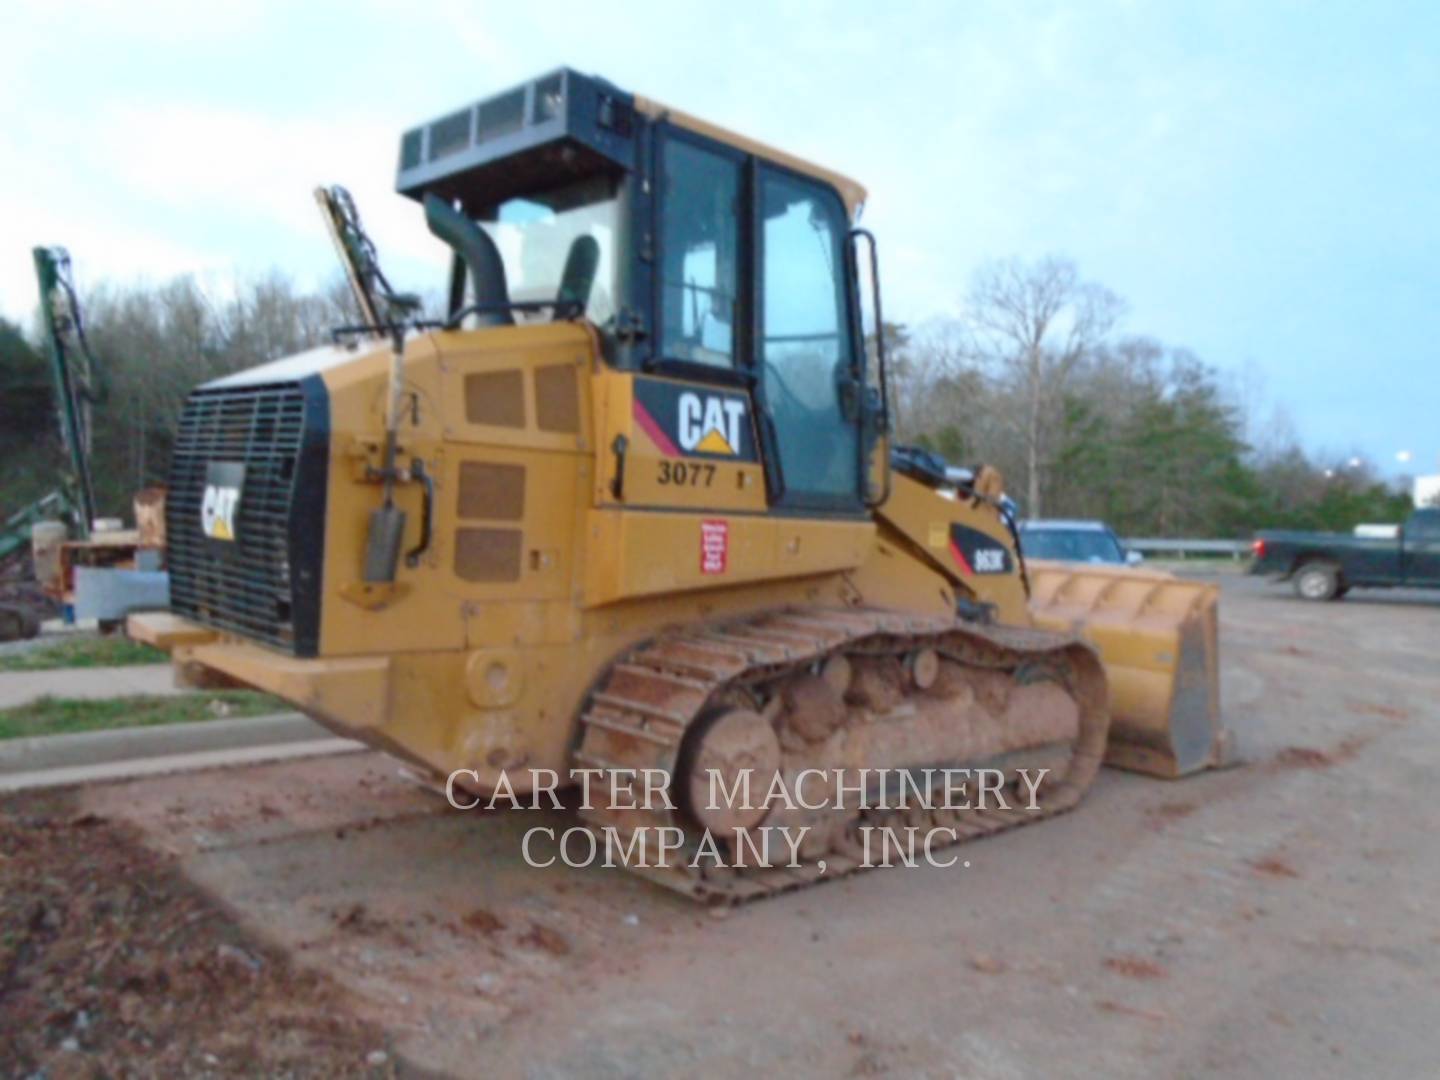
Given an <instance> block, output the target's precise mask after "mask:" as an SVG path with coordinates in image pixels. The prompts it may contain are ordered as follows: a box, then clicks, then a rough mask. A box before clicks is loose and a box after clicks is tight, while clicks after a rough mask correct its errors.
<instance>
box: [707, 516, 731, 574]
mask: <svg viewBox="0 0 1440 1080" xmlns="http://www.w3.org/2000/svg"><path fill="white" fill-rule="evenodd" d="M729 563H730V523H729V522H728V521H702V522H700V573H702V574H723V573H725V568H726V566H728V565H729Z"/></svg>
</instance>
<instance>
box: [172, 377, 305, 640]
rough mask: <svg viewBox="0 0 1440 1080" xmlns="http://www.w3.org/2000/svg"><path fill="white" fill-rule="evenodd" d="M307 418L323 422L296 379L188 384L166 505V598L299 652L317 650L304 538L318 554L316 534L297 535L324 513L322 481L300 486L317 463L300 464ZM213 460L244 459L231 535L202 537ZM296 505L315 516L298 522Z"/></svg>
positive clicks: (209, 620)
mask: <svg viewBox="0 0 1440 1080" xmlns="http://www.w3.org/2000/svg"><path fill="white" fill-rule="evenodd" d="M307 417H309V420H310V423H309V424H308V425H307ZM307 426H321V425H316V424H315V423H314V416H313V410H309V409H307V401H306V394H305V392H304V389H303V388H302V386H301V385H300V384H297V383H289V384H281V385H268V386H241V387H233V388H217V389H210V390H207V389H203V388H202V389H200V390H197V391H195V392H194V393H192V394H191V395H190V397H189V399H188V400H187V401H186V403H185V408H184V411H183V412H182V414H181V416H180V424H179V430H178V432H177V434H176V441H175V449H174V456H173V458H172V460H171V466H170V489H169V494H168V496H167V502H166V515H165V516H166V530H167V545H168V552H167V555H168V559H169V566H170V604H171V607H172V608H173V609H174V610H175V611H176V612H177V613H179V614H181V615H184V616H186V617H188V618H191V619H194V620H195V621H197V622H201V623H204V624H206V625H209V626H214V627H217V628H220V629H224V630H230V631H234V632H235V633H238V634H242V635H244V636H246V637H251V638H255V639H258V640H260V641H264V642H267V643H269V644H271V645H277V646H280V647H282V648H285V649H287V650H289V651H291V652H298V653H301V654H302V655H305V654H309V653H313V651H314V641H313V637H314V630H313V624H314V623H315V621H317V619H318V611H315V610H309V611H307V610H306V608H307V606H309V607H314V608H318V599H315V598H313V597H312V594H313V592H314V589H313V587H311V586H312V585H313V583H314V582H315V581H317V580H318V565H317V566H315V567H311V566H300V567H297V566H296V562H297V561H299V562H302V563H304V562H306V561H308V559H309V555H308V554H307V552H309V550H310V549H311V548H314V549H315V554H314V558H315V559H316V560H317V562H318V547H316V545H317V544H318V543H319V541H318V538H317V539H314V540H313V541H308V542H302V539H303V538H305V537H318V534H320V533H322V532H323V515H324V491H323V487H322V488H321V489H320V490H319V491H318V492H313V491H312V492H306V491H304V487H305V485H306V482H307V477H309V476H311V475H312V474H313V473H314V470H313V469H307V468H305V467H304V461H305V459H306V457H307V455H306V448H307ZM313 444H314V440H312V442H311V445H313ZM321 453H322V454H323V449H322V450H321ZM308 456H313V454H312V455H308ZM212 462H234V463H239V464H243V465H244V466H245V477H244V486H243V489H242V491H241V495H240V501H239V507H238V510H237V512H236V518H235V540H234V541H233V542H231V543H220V542H216V541H213V540H211V539H209V538H208V537H206V536H205V533H204V530H203V528H202V525H201V503H202V500H203V498H204V492H205V485H206V472H207V468H208V466H209V465H210V464H211V463H212ZM322 462H323V459H322ZM320 482H321V483H322V484H323V464H322V468H321V470H320ZM316 495H318V499H319V501H318V504H317V503H316V502H315V501H314V496H316ZM297 507H299V508H301V512H304V513H313V515H314V516H315V520H314V521H313V522H310V523H308V524H307V523H306V522H296V521H295V520H294V515H295V512H296V510H297Z"/></svg>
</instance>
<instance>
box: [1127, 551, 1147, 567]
mask: <svg viewBox="0 0 1440 1080" xmlns="http://www.w3.org/2000/svg"><path fill="white" fill-rule="evenodd" d="M1144 561H1145V556H1144V555H1141V554H1140V552H1138V551H1135V550H1134V549H1133V548H1131V549H1126V551H1125V565H1126V566H1139V565H1140V564H1141V563H1142V562H1144Z"/></svg>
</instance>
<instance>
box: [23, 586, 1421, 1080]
mask: <svg viewBox="0 0 1440 1080" xmlns="http://www.w3.org/2000/svg"><path fill="white" fill-rule="evenodd" d="M1223 581H1224V587H1223V594H1224V598H1223V601H1222V631H1221V636H1222V649H1223V668H1222V672H1223V675H1222V678H1223V684H1224V709H1225V713H1226V716H1227V719H1228V720H1229V722H1230V723H1231V724H1232V725H1234V726H1236V727H1237V728H1239V729H1240V731H1241V738H1242V752H1243V754H1244V756H1245V758H1246V761H1247V763H1246V764H1245V765H1243V766H1242V767H1239V768H1235V769H1231V770H1227V771H1224V772H1219V773H1212V774H1209V775H1205V776H1202V777H1199V778H1195V779H1191V780H1186V781H1180V782H1168V783H1167V782H1162V781H1157V780H1151V779H1146V778H1142V777H1138V776H1133V775H1128V774H1123V773H1119V772H1115V771H1112V770H1105V771H1104V772H1103V773H1102V775H1101V777H1100V780H1099V781H1098V782H1097V784H1096V786H1095V788H1094V789H1093V790H1092V792H1091V794H1090V795H1089V797H1088V798H1087V799H1086V801H1085V802H1084V803H1083V804H1082V805H1081V807H1080V808H1079V809H1078V810H1077V811H1076V812H1074V813H1072V814H1069V815H1067V816H1064V817H1062V818H1059V819H1056V820H1053V821H1050V822H1046V823H1044V824H1042V825H1038V826H1036V827H1034V828H1029V829H1022V830H1018V831H1015V832H1011V833H1006V834H1002V835H999V836H996V837H993V838H989V839H986V840H983V841H978V842H975V843H972V844H970V845H969V846H968V847H967V848H966V849H965V858H967V859H968V860H969V861H970V866H969V868H968V869H967V868H963V867H960V866H956V867H954V868H951V869H938V868H919V869H892V870H876V871H871V872H869V873H865V874H861V875H858V876H854V877H850V878H847V879H844V880H842V881H839V882H835V883H831V884H826V885H824V886H821V887H817V888H814V889H810V890H808V891H804V892H801V893H792V894H787V895H784V896H781V897H778V898H776V899H772V900H768V901H764V902H761V903H758V904H754V905H751V906H748V907H743V908H740V909H737V910H734V911H731V912H729V913H727V914H725V915H724V916H723V917H717V916H715V915H713V914H708V913H707V912H706V911H704V910H700V909H696V908H694V907H693V906H691V905H689V904H688V903H686V902H684V901H681V900H679V899H677V898H674V897H672V896H670V895H668V894H666V893H664V892H661V891H660V890H658V889H656V888H654V887H652V886H649V885H647V884H645V883H644V882H642V881H640V880H638V879H634V878H631V877H629V876H627V875H625V874H623V873H622V872H621V871H618V870H603V869H597V870H589V871H578V870H568V869H565V868H563V867H558V866H557V867H553V868H549V869H543V870H536V869H531V868H529V867H527V866H525V864H524V863H523V861H522V859H521V856H520V838H521V835H522V833H523V831H524V830H525V829H527V828H529V827H532V826H534V825H536V824H550V825H552V826H555V827H557V828H564V827H565V826H566V825H567V824H569V823H570V822H569V819H568V818H567V817H566V816H565V815H564V814H562V813H560V812H526V813H515V812H512V813H509V814H504V813H500V814H481V813H474V812H472V813H460V812H456V811H453V810H451V809H449V808H448V807H447V806H446V805H445V804H444V803H443V802H441V801H439V800H438V799H437V798H436V797H435V796H433V795H432V794H430V793H428V792H426V791H423V790H422V789H420V788H418V787H417V786H415V785H414V784H412V783H411V782H410V781H409V780H408V779H406V778H405V777H404V776H402V775H401V773H400V771H399V770H398V768H397V767H396V765H395V764H394V763H393V762H391V761H389V760H388V759H386V758H384V757H381V756H379V755H350V756H347V757H342V758H333V759H325V760H310V761H304V762H296V763H291V764H280V765H272V766H266V767H260V768H251V769H245V770H236V771H232V772H222V773H209V774H191V775H188V776H177V777H171V778H166V779H163V780H149V781H145V782H143V783H134V784H119V785H112V786H108V787H99V788H95V789H91V790H88V791H86V792H83V793H81V794H78V795H75V796H73V797H72V796H67V797H63V798H62V797H56V796H48V797H47V796H36V797H29V798H25V799H13V800H11V801H10V802H9V803H7V804H6V805H5V806H4V808H3V809H4V814H5V820H4V821H3V823H0V828H3V829H4V833H3V846H0V882H3V884H4V894H3V896H4V900H3V904H0V917H3V920H4V921H3V934H4V937H3V939H0V942H3V944H0V1031H3V1034H0V1067H3V1068H4V1069H5V1070H6V1071H7V1072H11V1073H14V1074H16V1075H30V1074H32V1073H33V1072H34V1071H35V1070H36V1069H38V1068H40V1067H42V1066H43V1067H44V1068H45V1070H46V1072H45V1073H44V1075H47V1076H65V1075H82V1076H83V1075H92V1074H93V1075H102V1074H123V1073H139V1074H145V1075H148V1074H164V1075H176V1074H194V1075H203V1074H214V1075H224V1074H231V1073H235V1072H241V1073H265V1074H292V1075H306V1074H310V1075H321V1074H324V1075H337V1074H342V1073H364V1072H367V1071H368V1072H372V1073H379V1074H384V1073H389V1072H392V1071H394V1072H398V1073H399V1074H401V1075H424V1074H464V1075H483V1076H487V1077H508V1076H514V1077H535V1078H544V1077H570V1076H586V1077H589V1076H599V1077H632V1076H671V1075H677V1074H682V1073H696V1074H699V1075H705V1076H742V1075H743V1076H747V1077H751V1076H754V1075H756V1074H762V1075H763V1074H770V1075H776V1074H778V1075H800V1076H885V1075H893V1076H904V1077H909V1076H924V1077H929V1076H936V1077H951V1076H962V1077H985V1078H1006V1077H1028V1076H1052V1077H1053V1076H1059V1077H1066V1076H1077V1077H1078V1076H1093V1075H1103V1076H1111V1077H1127V1076H1141V1075H1144V1076H1186V1077H1188V1076H1209V1075H1244V1076H1254V1075H1262V1074H1265V1073H1269V1074H1273V1075H1286V1076H1288V1075H1309V1076H1318V1077H1325V1076H1350V1075H1354V1074H1356V1073H1360V1072H1365V1073H1368V1074H1370V1075H1375V1076H1387V1077H1388V1076H1428V1075H1434V1068H1435V1061H1436V1047H1437V1035H1436V1031H1437V1030H1440V904H1437V903H1436V900H1435V897H1436V896H1437V895H1440V828H1437V826H1440V810H1437V809H1436V807H1435V804H1434V803H1433V801H1432V800H1431V799H1430V798H1429V795H1428V792H1429V783H1428V781H1429V780H1430V778H1431V777H1432V776H1433V775H1435V773H1436V770H1437V768H1440V737H1437V734H1440V663H1437V659H1440V600H1437V599H1436V598H1435V597H1433V596H1432V597H1425V596H1421V595H1405V594H1386V593H1352V594H1351V595H1350V597H1349V598H1347V599H1346V600H1345V601H1344V602H1343V603H1338V604H1323V605H1318V604H1308V603H1303V602H1300V601H1298V600H1294V599H1292V598H1291V596H1290V594H1289V593H1288V591H1286V590H1284V589H1283V588H1282V587H1278V586H1272V585H1267V584H1265V583H1262V582H1259V581H1257V580H1255V579H1249V578H1240V577H1235V576H1228V575H1227V576H1225V577H1224V578H1223ZM82 1012H83V1013H84V1020H83V1022H82V1021H81V1019H80V1014H81V1013H82ZM242 1048H243V1049H242ZM162 1054H163V1055H164V1056H163V1057H162V1056H159V1055H162Z"/></svg>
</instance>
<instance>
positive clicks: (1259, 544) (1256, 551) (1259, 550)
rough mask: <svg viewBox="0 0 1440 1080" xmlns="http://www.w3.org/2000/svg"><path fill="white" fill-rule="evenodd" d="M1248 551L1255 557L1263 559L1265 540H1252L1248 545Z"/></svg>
mask: <svg viewBox="0 0 1440 1080" xmlns="http://www.w3.org/2000/svg"><path fill="white" fill-rule="evenodd" d="M1250 553H1251V554H1252V555H1254V556H1255V558H1257V559H1263V558H1264V557H1265V541H1264V540H1256V541H1254V542H1252V543H1251V545H1250Z"/></svg>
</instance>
